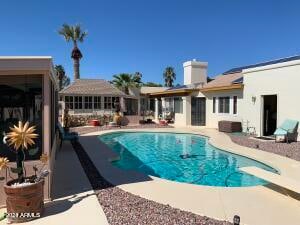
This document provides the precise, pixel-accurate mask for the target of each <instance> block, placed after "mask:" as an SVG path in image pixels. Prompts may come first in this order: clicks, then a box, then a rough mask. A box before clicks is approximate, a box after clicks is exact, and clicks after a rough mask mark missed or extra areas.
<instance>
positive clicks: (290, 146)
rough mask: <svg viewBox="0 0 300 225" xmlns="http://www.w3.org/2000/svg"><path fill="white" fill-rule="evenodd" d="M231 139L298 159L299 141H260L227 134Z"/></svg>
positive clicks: (299, 155) (246, 145) (247, 145)
mask: <svg viewBox="0 0 300 225" xmlns="http://www.w3.org/2000/svg"><path fill="white" fill-rule="evenodd" d="M228 135H229V137H230V138H231V140H232V141H233V142H234V143H236V144H239V145H242V146H245V147H250V148H256V149H260V150H262V151H266V152H271V153H275V154H278V155H282V156H285V157H288V158H291V159H294V160H297V161H300V142H292V143H283V142H282V143H275V141H274V140H268V141H262V140H257V139H254V138H251V137H250V136H244V135H236V134H228Z"/></svg>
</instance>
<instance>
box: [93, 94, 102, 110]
mask: <svg viewBox="0 0 300 225" xmlns="http://www.w3.org/2000/svg"><path fill="white" fill-rule="evenodd" d="M94 109H101V96H94Z"/></svg>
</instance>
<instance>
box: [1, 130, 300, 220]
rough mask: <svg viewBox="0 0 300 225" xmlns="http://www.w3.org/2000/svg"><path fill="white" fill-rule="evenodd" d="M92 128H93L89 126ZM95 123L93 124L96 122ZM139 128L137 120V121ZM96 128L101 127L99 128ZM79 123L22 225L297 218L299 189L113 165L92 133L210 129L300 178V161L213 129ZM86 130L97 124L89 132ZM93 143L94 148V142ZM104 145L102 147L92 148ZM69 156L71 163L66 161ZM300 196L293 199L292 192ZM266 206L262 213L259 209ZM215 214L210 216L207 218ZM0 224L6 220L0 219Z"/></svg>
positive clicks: (214, 139) (224, 143)
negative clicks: (44, 194)
mask: <svg viewBox="0 0 300 225" xmlns="http://www.w3.org/2000/svg"><path fill="white" fill-rule="evenodd" d="M92 128H93V129H92ZM96 128H97V127H96ZM139 128H141V127H139ZM97 129H99V127H98V128H97ZM97 129H95V127H87V128H83V127H81V128H80V130H79V129H77V131H79V132H80V133H82V135H81V137H80V143H73V146H72V145H71V143H69V142H65V143H64V144H63V147H62V149H61V150H60V151H59V152H58V155H57V163H56V167H55V171H54V172H55V173H54V174H55V175H54V181H53V182H54V183H53V196H54V200H53V201H52V202H48V203H47V204H46V209H45V214H44V215H43V217H42V218H40V219H38V220H35V221H31V222H28V223H26V224H39V225H40V224H41V225H43V224H45V225H46V224H47V225H48V224H57V223H58V222H59V221H69V222H70V223H72V224H85V223H86V221H89V224H118V225H121V224H122V225H124V224H128V225H129V224H178V223H179V224H200V225H202V224H203V225H205V224H206V225H208V224H209V225H228V224H231V223H229V222H224V220H227V221H232V218H233V216H234V215H239V216H241V224H252V225H261V224H264V225H268V224H270V225H271V224H272V225H277V224H278V225H282V224H284V223H285V224H289V225H292V224H295V225H296V224H298V221H299V219H300V217H299V215H300V211H299V208H300V207H299V206H300V204H299V200H298V199H299V196H292V195H291V193H289V192H287V191H286V190H283V189H281V188H279V187H276V186H274V185H268V186H255V187H243V188H220V187H208V186H197V185H191V184H186V183H177V182H172V181H168V180H164V179H160V178H157V177H152V176H147V175H143V174H140V173H138V172H135V171H123V170H120V169H118V168H116V167H113V166H112V165H111V164H110V163H109V161H108V159H109V158H113V157H115V156H116V155H115V153H113V152H112V151H111V150H110V149H108V148H107V147H106V146H105V145H104V144H103V143H101V142H100V141H99V140H98V138H97V136H98V135H99V134H101V133H106V132H112V131H114V130H121V131H122V130H123V131H126V130H128V131H130V130H131V131H145V130H147V131H156V132H165V131H167V132H188V133H196V134H202V135H206V136H210V137H211V138H210V143H211V144H213V145H215V146H216V147H222V148H223V149H226V150H228V151H231V152H233V153H238V154H242V155H244V156H247V157H251V158H255V159H257V160H260V161H262V162H264V163H267V164H269V165H272V166H274V167H275V168H277V169H280V171H281V174H282V175H284V176H287V177H291V178H294V179H300V177H299V173H298V171H299V168H300V163H298V162H297V161H294V160H291V159H287V158H285V157H281V156H278V155H275V154H270V153H268V152H264V151H257V150H256V149H251V148H246V147H242V146H240V145H237V144H235V143H233V142H232V141H231V139H230V138H229V136H227V135H226V134H224V133H219V132H217V131H216V130H215V129H198V128H168V127H165V128H163V129H160V128H156V129H155V128H154V127H148V129H147V127H146V128H145V127H144V129H138V128H136V127H134V126H133V127H132V129H119V128H118V129H114V130H112V129H109V130H100V131H99V130H97ZM91 131H96V132H94V133H90V132H91ZM96 146H97V147H96ZM97 149H99V150H100V149H101V151H95V150H97ZM66 162H68V163H66ZM297 198H298V199H297ZM262 211H264V216H260V215H261V212H262ZM212 218H215V219H212ZM0 224H6V222H5V220H4V221H1V222H0Z"/></svg>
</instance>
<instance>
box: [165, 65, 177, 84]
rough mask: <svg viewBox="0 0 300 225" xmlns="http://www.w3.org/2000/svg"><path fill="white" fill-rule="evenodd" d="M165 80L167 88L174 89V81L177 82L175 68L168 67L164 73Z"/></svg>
mask: <svg viewBox="0 0 300 225" xmlns="http://www.w3.org/2000/svg"><path fill="white" fill-rule="evenodd" d="M163 76H164V79H165V86H166V87H173V83H174V80H176V73H175V71H174V68H173V67H171V66H168V67H167V68H166V69H165V71H164V73H163Z"/></svg>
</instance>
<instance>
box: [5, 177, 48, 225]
mask: <svg viewBox="0 0 300 225" xmlns="http://www.w3.org/2000/svg"><path fill="white" fill-rule="evenodd" d="M15 182H16V180H12V181H9V182H8V183H7V184H6V185H4V191H5V193H6V207H7V213H11V214H13V215H16V213H19V214H22V215H25V214H27V215H28V214H31V215H33V214H35V215H36V214H38V213H39V214H40V215H41V214H42V213H43V210H44V188H43V187H44V181H40V182H38V183H33V184H32V185H28V186H24V187H11V186H10V185H11V184H13V183H15ZM33 219H34V217H26V216H25V217H18V218H13V217H8V221H9V222H12V223H22V222H26V221H29V220H33Z"/></svg>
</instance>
